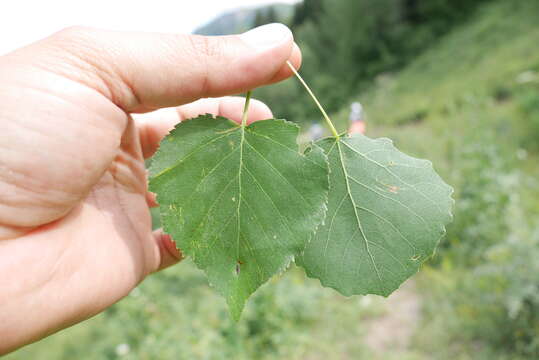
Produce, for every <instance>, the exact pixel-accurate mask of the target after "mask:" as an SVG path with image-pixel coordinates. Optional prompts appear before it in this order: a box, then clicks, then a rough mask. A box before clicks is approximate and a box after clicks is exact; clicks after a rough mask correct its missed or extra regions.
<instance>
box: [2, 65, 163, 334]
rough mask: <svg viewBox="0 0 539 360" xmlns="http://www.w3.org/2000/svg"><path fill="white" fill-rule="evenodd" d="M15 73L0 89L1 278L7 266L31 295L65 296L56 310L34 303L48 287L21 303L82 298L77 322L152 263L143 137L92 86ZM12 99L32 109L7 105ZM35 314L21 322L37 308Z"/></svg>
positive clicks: (155, 251) (155, 257) (154, 246)
mask: <svg viewBox="0 0 539 360" xmlns="http://www.w3.org/2000/svg"><path fill="white" fill-rule="evenodd" d="M14 71H15V72H16V71H17V69H14ZM21 72H23V73H24V74H25V78H24V80H23V83H20V82H10V81H9V75H10V74H6V77H5V78H8V81H6V82H4V85H3V86H2V89H0V92H4V93H5V95H3V97H4V100H6V104H7V106H4V107H2V109H1V110H0V115H1V116H0V117H1V118H2V119H3V121H4V123H5V126H3V127H4V130H3V133H4V136H2V138H1V139H0V140H1V141H2V142H1V143H0V145H1V147H2V148H3V151H2V152H1V155H0V164H1V165H2V166H3V167H5V168H7V169H10V171H7V172H2V173H1V174H0V189H1V191H0V193H2V194H6V195H7V196H6V197H5V199H4V201H3V202H2V204H3V205H2V206H0V216H2V217H1V218H2V219H8V221H10V222H9V223H7V224H6V223H4V224H1V225H2V230H1V231H0V234H1V235H3V236H2V237H3V238H4V240H1V241H0V249H1V251H0V255H1V256H2V258H1V259H0V272H2V273H6V272H4V271H2V270H1V269H2V267H5V269H10V274H11V276H13V277H16V278H17V279H18V280H19V282H17V283H28V282H30V283H32V284H35V288H36V289H40V288H43V287H57V288H56V289H53V290H54V291H52V293H56V294H58V295H57V296H60V297H62V301H60V302H59V303H57V304H55V303H53V302H51V301H50V299H47V298H42V299H40V298H39V294H42V293H43V294H45V293H49V291H37V292H36V293H34V292H32V293H28V294H21V295H22V299H23V301H28V302H32V303H39V302H41V301H43V302H45V303H47V304H48V305H47V306H49V307H54V306H62V305H61V304H65V303H69V302H73V301H74V300H75V299H73V298H74V297H76V298H77V299H76V302H78V303H80V302H81V299H83V300H82V302H83V303H84V304H85V306H84V308H85V311H84V312H83V313H82V314H81V315H78V316H77V317H76V318H75V321H77V320H78V317H82V318H84V317H87V316H89V315H93V314H94V313H96V312H97V311H99V310H101V309H102V308H104V307H106V306H108V305H110V304H111V303H113V302H115V301H117V300H118V299H120V298H121V297H123V296H125V295H126V293H127V292H129V291H130V290H131V289H132V288H133V287H134V286H135V285H136V284H137V283H138V282H139V281H140V280H142V279H143V278H144V277H145V276H146V275H147V274H149V273H151V272H153V271H155V270H157V268H158V266H159V262H160V259H159V248H158V247H159V245H158V244H159V243H158V242H156V241H153V238H152V232H151V218H150V214H149V209H148V204H147V201H146V198H147V190H146V174H145V169H144V161H143V157H142V152H141V145H140V140H139V136H138V133H137V129H136V127H135V126H134V122H133V120H132V119H131V117H130V116H129V115H127V114H126V113H125V112H123V111H121V110H120V109H119V108H118V107H117V106H116V105H115V104H113V103H112V102H111V101H109V100H108V99H107V98H105V97H104V96H103V95H102V94H101V93H99V92H98V91H96V90H95V89H93V88H91V87H89V86H85V85H82V84H80V83H78V82H75V81H72V80H70V79H67V78H65V77H63V76H59V75H56V74H54V73H52V72H46V71H43V70H35V69H34V70H30V69H21ZM3 75H4V74H3ZM19 78H20V77H19ZM55 89H58V90H55ZM2 90H5V91H2ZM18 99H24V102H25V103H27V104H32V105H31V106H29V107H27V108H25V109H24V110H23V111H20V108H17V109H14V108H11V109H10V104H17V103H18ZM44 114H45V115H44ZM28 129H32V130H33V131H32V132H31V133H30V134H28ZM23 132H24V133H23ZM120 139H121V140H120ZM51 221H52V222H51ZM44 224H46V225H44ZM36 248H37V249H40V251H39V252H36V251H34V250H33V249H36ZM14 266H15V269H18V270H17V273H13V269H14ZM17 283H15V284H13V283H6V284H2V286H1V287H2V288H3V289H5V287H7V286H17V285H16V284H17ZM13 290H15V293H16V291H17V289H13ZM49 290H50V289H49ZM66 290H67V291H66ZM5 293H7V294H9V293H12V292H10V291H6V292H5ZM20 302H21V297H19V298H16V300H13V298H12V299H4V298H2V294H1V293H0V303H2V304H3V305H4V306H6V305H7V306H8V307H9V306H11V307H13V310H15V309H16V307H17V306H21V303H20ZM33 308H35V309H36V314H27V315H28V316H32V315H36V316H38V312H40V311H41V310H42V309H40V307H33ZM51 310H53V309H51ZM68 310H69V309H68ZM77 311H80V309H79V310H77ZM51 313H56V311H51ZM71 315H73V314H71ZM39 317H41V320H42V321H44V322H45V321H46V319H43V316H42V315H40V316H39ZM66 318H71V319H73V317H72V316H66ZM70 321H72V320H70ZM13 326H16V324H13Z"/></svg>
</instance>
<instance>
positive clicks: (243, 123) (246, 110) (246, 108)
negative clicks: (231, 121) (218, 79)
mask: <svg viewBox="0 0 539 360" xmlns="http://www.w3.org/2000/svg"><path fill="white" fill-rule="evenodd" d="M250 102H251V90H249V91H247V95H245V106H244V107H243V116H242V117H241V126H242V127H245V126H246V125H247V117H248V116H249V103H250Z"/></svg>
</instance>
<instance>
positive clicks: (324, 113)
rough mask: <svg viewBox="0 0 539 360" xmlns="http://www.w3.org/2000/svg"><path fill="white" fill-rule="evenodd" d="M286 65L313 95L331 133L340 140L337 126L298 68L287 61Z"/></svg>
mask: <svg viewBox="0 0 539 360" xmlns="http://www.w3.org/2000/svg"><path fill="white" fill-rule="evenodd" d="M286 64H287V65H288V67H289V68H290V69H291V70H292V72H293V73H294V75H296V77H297V78H298V80H299V82H300V83H301V84H302V85H303V86H304V87H305V90H307V92H308V93H309V95H311V98H312V99H313V100H314V103H315V104H316V106H318V109H320V112H321V113H322V115H323V116H324V119H325V120H326V123H327V124H328V126H329V128H330V129H331V132H332V133H333V136H334V137H335V138H336V139H337V140H338V139H339V133H338V132H337V130H336V129H335V126H333V122H332V121H331V119H330V118H329V116H328V114H327V113H326V110H324V108H323V107H322V105H321V104H320V101H318V99H317V98H316V96H315V95H314V93H313V91H312V90H311V88H310V87H309V85H307V83H306V82H305V80H303V78H302V77H301V75H300V74H299V73H298V71H297V70H296V68H295V67H294V66H293V65H292V64H291V63H290V61H287V62H286Z"/></svg>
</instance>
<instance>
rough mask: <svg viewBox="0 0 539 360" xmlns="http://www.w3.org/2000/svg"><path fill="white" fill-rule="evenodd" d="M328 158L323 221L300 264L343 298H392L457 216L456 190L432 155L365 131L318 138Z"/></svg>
mask: <svg viewBox="0 0 539 360" xmlns="http://www.w3.org/2000/svg"><path fill="white" fill-rule="evenodd" d="M317 145H318V146H320V147H321V148H322V149H324V152H325V153H326V155H327V156H328V161H329V168H330V192H329V202H328V212H327V216H326V220H325V224H324V225H323V226H321V227H320V228H319V229H318V231H317V233H316V235H315V237H314V238H313V240H312V241H311V242H310V243H309V244H308V245H307V248H306V250H305V253H304V254H303V255H302V256H301V257H300V258H298V260H297V261H296V262H297V263H298V265H301V266H302V267H304V268H305V270H306V273H307V275H308V276H309V277H313V278H317V279H319V280H320V282H321V283H322V285H324V286H328V287H332V288H334V289H336V290H337V291H339V292H340V293H342V294H344V295H347V296H349V295H353V294H378V295H383V296H388V295H389V294H391V293H392V292H393V291H394V290H396V289H397V288H398V287H399V286H400V285H401V284H402V283H403V282H404V281H405V280H406V279H407V278H409V277H410V276H411V275H412V274H414V273H416V272H417V271H418V269H419V267H420V265H421V264H422V263H423V262H424V261H425V260H426V259H427V258H429V257H430V256H431V255H432V254H433V252H434V249H435V247H436V246H437V244H438V242H439V240H440V238H441V237H442V236H443V234H444V233H445V225H446V224H447V223H448V222H450V221H451V218H452V217H451V213H450V211H451V207H452V204H453V200H452V198H451V194H452V191H453V190H452V188H451V187H450V186H449V185H447V184H446V183H444V182H443V180H442V179H441V178H440V177H439V176H438V175H437V174H436V172H435V171H434V170H433V168H432V164H431V163H430V162H429V161H427V160H419V159H415V158H412V157H410V156H407V155H405V154H403V153H402V152H400V151H398V150H397V149H396V148H395V147H394V146H393V143H392V142H391V140H389V139H384V138H382V139H377V140H372V139H369V138H367V137H365V136H363V135H356V136H352V137H341V138H340V139H336V138H328V139H323V140H321V141H319V142H318V143H317Z"/></svg>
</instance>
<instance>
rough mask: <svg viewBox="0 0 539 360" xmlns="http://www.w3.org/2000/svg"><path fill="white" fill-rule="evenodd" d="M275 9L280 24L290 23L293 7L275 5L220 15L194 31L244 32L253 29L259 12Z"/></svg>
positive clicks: (242, 9) (213, 32)
mask: <svg viewBox="0 0 539 360" xmlns="http://www.w3.org/2000/svg"><path fill="white" fill-rule="evenodd" d="M269 8H273V10H274V11H275V14H276V16H277V17H278V19H279V22H284V23H286V22H288V20H289V19H290V17H291V16H292V12H293V9H294V7H293V5H288V4H278V3H276V4H273V5H266V6H261V7H250V8H241V9H236V10H233V11H230V12H226V13H224V14H222V15H219V16H218V17H217V18H215V19H213V20H211V21H210V22H209V23H207V24H206V25H203V26H201V27H200V28H198V29H196V30H195V31H194V33H195V34H199V35H228V34H236V33H241V32H244V31H246V30H248V29H250V28H252V27H253V25H254V23H255V18H256V13H257V12H266V11H268V10H269Z"/></svg>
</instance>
